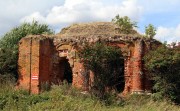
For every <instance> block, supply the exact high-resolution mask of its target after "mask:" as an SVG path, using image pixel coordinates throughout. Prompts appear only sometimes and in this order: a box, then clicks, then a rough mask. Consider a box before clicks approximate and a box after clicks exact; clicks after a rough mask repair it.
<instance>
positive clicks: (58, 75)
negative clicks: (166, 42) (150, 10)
mask: <svg viewBox="0 0 180 111" xmlns="http://www.w3.org/2000/svg"><path fill="white" fill-rule="evenodd" d="M99 41H103V42H105V43H107V44H109V45H111V46H115V47H119V48H120V49H121V50H122V52H123V53H124V54H125V55H124V71H123V73H124V74H123V75H124V85H123V86H121V87H122V89H123V93H125V94H127V93H144V92H151V88H152V87H151V81H150V80H149V78H148V74H147V71H146V70H145V68H144V64H143V60H142V58H143V56H144V55H145V54H146V53H147V52H148V51H149V50H150V49H151V45H152V44H154V42H156V41H155V40H153V39H148V38H145V37H142V35H140V34H138V33H137V32H134V34H131V35H130V34H129V35H125V34H121V33H120V32H119V28H118V26H116V25H115V24H113V23H111V22H96V23H81V24H73V25H71V26H69V27H66V28H64V29H62V30H61V32H60V33H58V34H56V35H29V36H27V37H24V38H22V39H21V40H20V42H19V59H18V71H19V80H18V83H19V84H18V87H21V88H24V89H27V90H29V92H31V93H39V92H40V91H41V89H42V84H45V83H49V84H59V83H61V82H62V81H63V80H67V82H68V83H71V84H72V85H73V86H75V87H78V88H81V89H82V90H90V85H91V84H92V82H93V72H91V73H89V76H88V77H84V76H83V73H84V71H85V69H84V67H83V63H82V62H81V61H80V60H79V57H78V51H79V49H81V48H80V47H82V46H83V44H85V43H92V44H93V43H96V42H99ZM84 81H86V82H84Z"/></svg>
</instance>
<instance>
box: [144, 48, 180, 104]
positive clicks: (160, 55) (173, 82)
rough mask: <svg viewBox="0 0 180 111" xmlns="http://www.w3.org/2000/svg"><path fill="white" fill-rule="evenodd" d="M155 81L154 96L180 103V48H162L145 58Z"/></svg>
mask: <svg viewBox="0 0 180 111" xmlns="http://www.w3.org/2000/svg"><path fill="white" fill-rule="evenodd" d="M144 60H145V65H146V68H147V69H148V70H149V72H150V74H151V75H152V77H153V78H152V79H153V80H154V82H155V84H154V87H153V88H154V90H155V92H156V93H155V94H154V96H155V97H156V98H158V99H160V98H161V99H162V98H164V97H165V98H170V99H171V100H173V101H175V102H178V103H179V102H180V95H179V94H180V67H179V66H180V48H178V47H175V48H168V47H166V46H161V47H159V48H157V49H156V50H153V51H151V52H149V54H147V55H146V56H145V58H144Z"/></svg>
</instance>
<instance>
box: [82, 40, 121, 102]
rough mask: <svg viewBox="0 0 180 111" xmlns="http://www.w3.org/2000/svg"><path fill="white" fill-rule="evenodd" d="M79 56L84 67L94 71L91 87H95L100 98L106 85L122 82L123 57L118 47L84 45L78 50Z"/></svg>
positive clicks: (97, 44) (100, 44)
mask: <svg viewBox="0 0 180 111" xmlns="http://www.w3.org/2000/svg"><path fill="white" fill-rule="evenodd" d="M79 56H80V58H81V60H83V63H84V66H85V68H86V69H88V70H91V71H92V72H93V73H94V82H93V86H92V88H95V91H97V92H98V95H97V96H98V97H100V98H101V99H102V98H103V97H104V94H105V88H106V87H108V88H113V87H114V86H115V85H117V84H121V83H123V82H124V81H123V80H124V79H123V77H124V75H123V66H124V64H123V63H124V59H123V56H122V53H121V50H120V49H119V48H115V47H112V46H107V45H105V44H104V43H96V44H92V45H86V46H85V47H84V48H83V49H82V50H81V51H80V54H79ZM119 77H120V78H119ZM118 79H119V80H118ZM120 79H121V80H122V81H121V80H120Z"/></svg>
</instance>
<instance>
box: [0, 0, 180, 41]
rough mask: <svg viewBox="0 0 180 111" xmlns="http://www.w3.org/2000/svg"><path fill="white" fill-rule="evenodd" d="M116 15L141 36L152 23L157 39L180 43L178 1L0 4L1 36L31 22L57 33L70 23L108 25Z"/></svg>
mask: <svg viewBox="0 0 180 111" xmlns="http://www.w3.org/2000/svg"><path fill="white" fill-rule="evenodd" d="M117 14H119V15H120V16H129V17H130V18H131V19H132V20H133V21H136V22H138V26H139V28H138V29H137V30H138V31H139V32H140V33H144V27H145V26H146V25H148V24H149V23H151V24H153V25H154V26H155V27H156V28H157V35H156V36H155V38H156V39H158V40H160V41H162V42H163V41H168V42H172V41H175V42H176V41H180V0H0V35H3V34H5V33H6V32H8V31H9V30H10V29H12V28H13V27H16V26H18V25H20V24H21V23H23V22H31V21H32V20H33V19H35V20H38V21H39V22H41V23H46V24H48V25H49V26H50V27H51V28H53V29H54V30H55V31H56V32H59V31H60V29H61V28H63V27H65V26H68V25H70V24H73V23H80V22H94V21H111V19H112V18H113V17H114V16H115V15H117Z"/></svg>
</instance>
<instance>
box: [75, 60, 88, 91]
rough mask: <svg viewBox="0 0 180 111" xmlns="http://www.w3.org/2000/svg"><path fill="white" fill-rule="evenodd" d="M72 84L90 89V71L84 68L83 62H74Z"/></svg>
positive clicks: (83, 88) (85, 89)
mask: <svg viewBox="0 0 180 111" xmlns="http://www.w3.org/2000/svg"><path fill="white" fill-rule="evenodd" d="M72 84H73V86H75V87H77V88H80V89H82V90H84V91H87V90H89V73H88V72H87V71H86V69H85V68H84V66H83V63H80V62H75V63H74V67H73V83H72Z"/></svg>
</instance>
